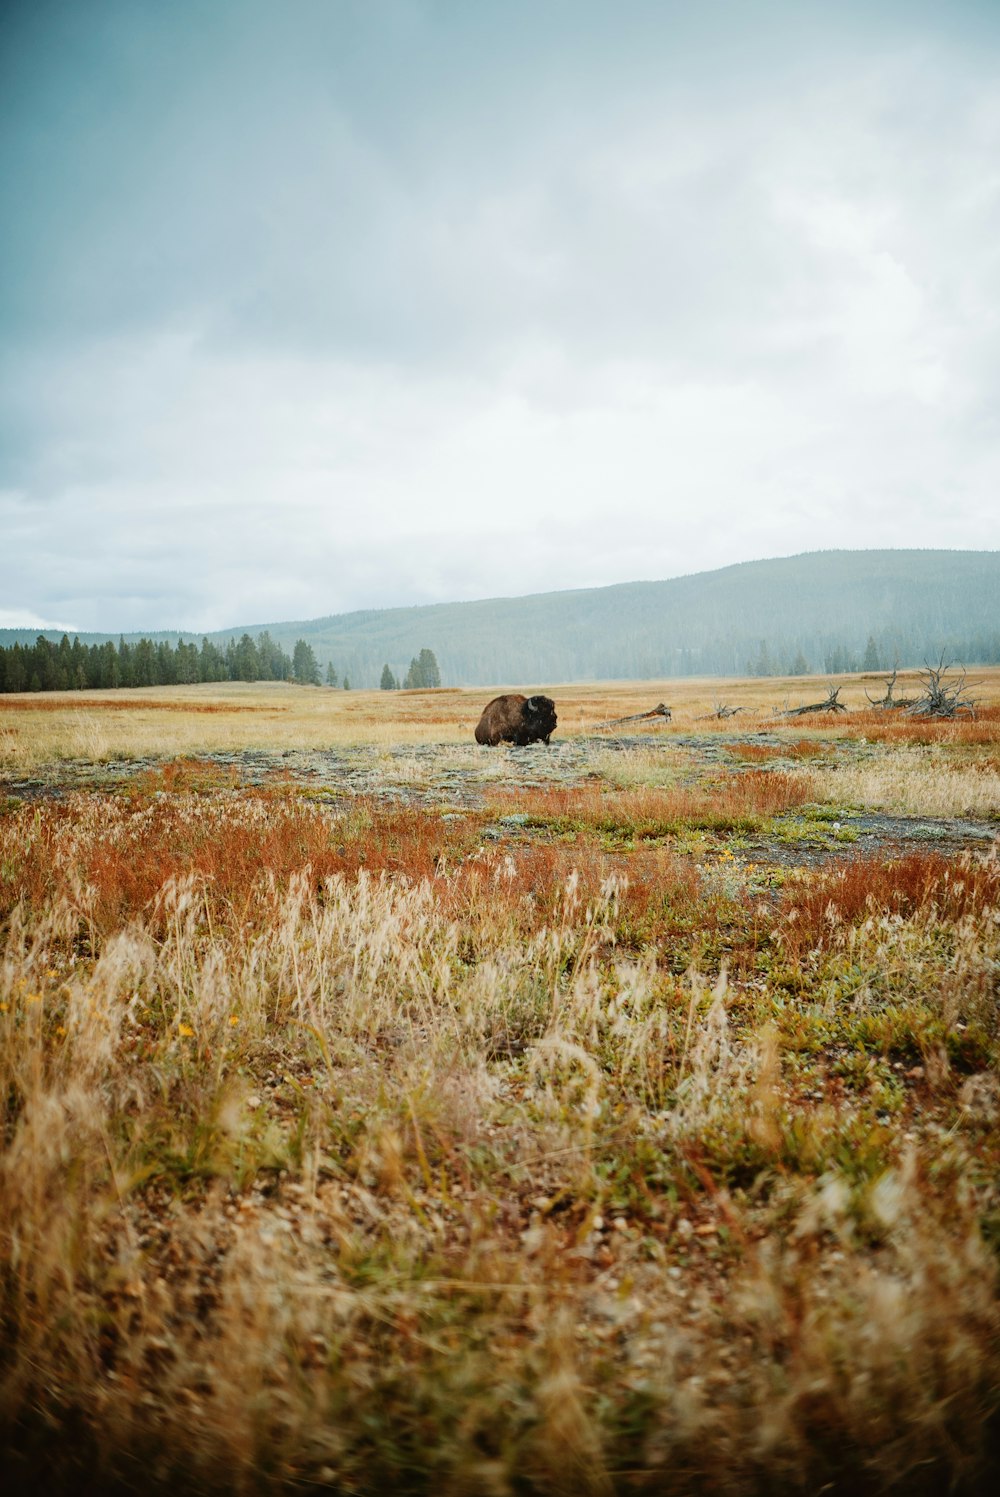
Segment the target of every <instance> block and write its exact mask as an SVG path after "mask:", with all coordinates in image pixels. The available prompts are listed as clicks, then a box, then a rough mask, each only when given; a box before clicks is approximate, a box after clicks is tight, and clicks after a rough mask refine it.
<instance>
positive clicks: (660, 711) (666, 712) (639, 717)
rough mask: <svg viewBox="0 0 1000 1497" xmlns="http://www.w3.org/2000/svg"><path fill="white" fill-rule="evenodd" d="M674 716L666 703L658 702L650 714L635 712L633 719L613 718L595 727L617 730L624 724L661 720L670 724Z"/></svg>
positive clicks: (596, 724)
mask: <svg viewBox="0 0 1000 1497" xmlns="http://www.w3.org/2000/svg"><path fill="white" fill-rule="evenodd" d="M672 715H673V714H672V713H671V711H670V708H669V707H668V706H666V704H665V703H664V702H657V704H656V706H655V707H653V708H651V709H650V711H649V712H633V713H632V715H631V717H612V718H609V719H608V721H607V722H603V723H595V724H594V727H595V728H617V727H619V726H620V725H621V724H622V723H641V722H650V721H655V720H656V719H660V720H661V721H663V722H669V721H670V719H671V717H672Z"/></svg>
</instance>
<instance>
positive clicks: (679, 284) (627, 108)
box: [0, 0, 1000, 629]
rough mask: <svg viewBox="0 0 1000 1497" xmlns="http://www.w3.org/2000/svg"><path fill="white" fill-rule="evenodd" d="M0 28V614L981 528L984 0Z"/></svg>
mask: <svg viewBox="0 0 1000 1497" xmlns="http://www.w3.org/2000/svg"><path fill="white" fill-rule="evenodd" d="M84 9H85V11H86V14H84ZM3 26H4V30H3V31H2V32H0V183H3V184H4V185H3V186H2V187H0V216H2V219H3V221H4V223H5V234H4V242H3V248H2V250H0V256H2V260H3V264H2V272H3V273H2V274H0V527H2V533H3V534H4V536H5V538H6V549H7V552H8V555H9V556H10V557H12V558H13V560H14V563H15V565H14V566H13V567H11V566H10V564H8V567H7V569H6V577H5V581H6V587H5V589H4V594H3V597H2V599H0V604H2V607H3V611H4V613H5V614H6V615H10V614H11V613H12V611H13V612H17V610H21V611H22V612H24V613H25V614H26V615H27V614H28V613H30V614H31V615H32V616H33V618H35V619H37V618H43V617H44V618H59V619H66V618H71V619H72V620H73V621H74V622H76V623H77V624H78V625H79V627H81V628H82V627H88V628H102V627H107V628H111V629H114V628H119V627H155V626H158V625H162V626H167V625H178V626H187V627H194V628H198V627H210V626H215V625H224V624H227V623H232V622H239V621H240V620H244V619H245V620H248V621H249V620H264V619H267V618H278V617H282V616H284V617H289V616H293V617H304V616H309V615H310V614H321V613H329V612H333V611H338V610H340V609H344V608H351V607H356V606H379V605H386V606H388V605H392V604H394V603H397V602H410V601H429V600H433V599H438V598H448V597H462V596H465V597H469V596H482V595H484V594H488V593H495V592H512V591H515V592H521V591H529V590H532V589H535V588H552V587H572V586H584V585H597V584H601V583H607V582H613V581H620V580H627V579H629V578H632V577H637V576H667V575H673V574H676V573H677V572H687V571H692V570H696V569H698V568H699V567H709V566H714V565H722V564H726V563H728V562H731V561H736V560H740V559H744V558H748V557H753V556H762V555H769V554H781V553H790V552H794V551H799V550H804V549H810V548H812V547H817V546H834V545H859V546H866V545H867V546H875V545H894V544H895V545H954V546H970V547H976V546H982V547H994V546H996V545H997V544H998V536H997V525H996V517H995V509H994V495H995V493H996V488H997V479H998V477H1000V472H998V468H1000V459H998V457H997V452H998V447H997V443H996V426H995V420H996V418H995V416H994V414H993V413H994V411H995V410H996V408H997V394H998V390H997V383H998V316H997V313H996V311H995V308H996V307H997V306H998V305H1000V296H998V293H1000V284H998V281H1000V259H998V257H997V255H996V250H995V246H996V244H997V243H1000V173H998V170H997V167H996V162H997V161H998V160H1000V108H998V106H997V104H996V102H995V101H996V99H997V98H998V97H1000V90H998V88H997V84H998V81H1000V80H998V73H1000V15H998V12H997V9H996V7H995V6H993V5H991V4H982V5H973V4H956V5H954V6H951V7H949V8H948V11H947V13H946V14H942V13H941V11H940V8H939V7H935V6H931V5H924V6H921V5H920V4H910V5H908V6H905V7H904V6H902V5H896V4H893V3H884V4H874V5H867V6H864V7H862V6H860V5H844V6H839V7H837V8H836V9H835V10H834V8H831V7H829V6H826V5H816V6H811V5H802V4H795V5H792V4H773V5H768V4H761V5H759V6H757V5H749V6H748V5H746V4H739V5H736V4H722V3H719V4H716V5H714V6H707V7H698V8H697V10H695V9H694V8H692V7H689V6H681V5H670V4H657V5H653V4H639V3H636V4H631V5H626V6H624V7H615V8H611V7H606V6H603V5H593V6H588V5H582V4H579V3H577V4H573V5H570V4H568V3H567V4H563V3H553V4H551V5H546V6H528V5H518V4H513V5H510V6H504V7H500V6H461V7H455V6H451V5H445V4H443V3H424V4H419V3H402V0H400V3H388V0H384V3H377V4H375V5H371V4H360V3H358V4H348V3H342V4H338V5H334V6H331V5H328V4H320V3H319V0H302V3H300V4H297V5H296V7H294V9H289V8H286V7H275V6H271V5H265V4H259V5H258V4H255V3H240V4H226V3H218V4H213V5H212V6H195V5H192V4H177V5H173V6H169V7H167V6H160V5H153V4H151V3H150V4H138V3H131V4H125V3H124V0H107V3H100V0H99V3H96V4H95V5H94V6H88V7H86V8H81V7H79V6H76V5H72V4H68V3H67V4H61V5H57V4H45V3H34V4H31V5H28V4H27V3H23V4H20V5H14V6H13V7H8V9H7V11H6V12H5V19H4V22H3ZM8 225H9V226H10V232H9V233H8V232H7V226H8ZM512 579H516V582H515V581H514V580H512Z"/></svg>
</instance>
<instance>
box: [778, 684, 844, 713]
mask: <svg viewBox="0 0 1000 1497" xmlns="http://www.w3.org/2000/svg"><path fill="white" fill-rule="evenodd" d="M840 692H841V687H839V686H838V687H837V688H836V690H833V689H832V688H831V691H830V695H829V696H828V697H827V699H826V701H825V702H810V703H809V705H808V706H807V707H789V708H788V709H787V711H785V712H779V713H778V714H777V715H778V716H779V717H804V716H805V714H806V713H807V712H846V711H847V708H846V707H845V706H844V704H843V702H838V701H837V698H838V697H839V696H840Z"/></svg>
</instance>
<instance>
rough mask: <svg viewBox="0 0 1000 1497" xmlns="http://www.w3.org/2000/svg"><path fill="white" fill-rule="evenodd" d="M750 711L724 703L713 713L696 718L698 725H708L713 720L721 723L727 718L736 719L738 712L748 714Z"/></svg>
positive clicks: (746, 708)
mask: <svg viewBox="0 0 1000 1497" xmlns="http://www.w3.org/2000/svg"><path fill="white" fill-rule="evenodd" d="M749 710H750V709H749V708H748V707H727V706H726V704H725V703H724V702H723V703H721V704H720V705H719V706H717V707H716V708H715V709H714V710H713V711H712V712H705V713H703V714H702V716H701V717H696V718H695V722H696V723H707V722H710V721H712V720H713V719H715V720H717V721H721V720H723V719H725V718H727V717H735V716H736V714H737V712H748V711H749Z"/></svg>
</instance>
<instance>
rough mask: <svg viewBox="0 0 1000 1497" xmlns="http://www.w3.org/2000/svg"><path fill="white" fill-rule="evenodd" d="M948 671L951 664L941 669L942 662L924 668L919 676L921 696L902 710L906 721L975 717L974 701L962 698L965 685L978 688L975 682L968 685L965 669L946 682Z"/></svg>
mask: <svg viewBox="0 0 1000 1497" xmlns="http://www.w3.org/2000/svg"><path fill="white" fill-rule="evenodd" d="M951 669H952V667H951V664H950V663H949V664H948V665H945V663H944V658H943V657H942V659H941V660H940V661H939V662H938V665H937V666H936V667H935V666H932V665H928V666H925V667H924V669H923V670H922V671H921V673H920V684H921V686H922V687H923V694H922V696H919V697H918V698H917V699H916V701H915V702H913V703H912V704H911V705H910V706H908V707H907V708H906V712H907V716H909V717H960V716H962V715H968V716H969V717H975V715H976V699H975V697H969V696H966V695H965V691H966V687H967V686H968V685H973V686H978V685H979V682H978V681H974V682H971V683H970V682H969V681H968V679H967V675H966V671H965V667H964V666H963V667H961V670H960V674H959V676H958V678H957V680H956V678H955V677H951V679H949V678H948V672H949V671H950V670H951Z"/></svg>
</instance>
